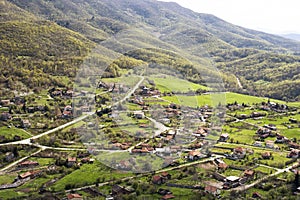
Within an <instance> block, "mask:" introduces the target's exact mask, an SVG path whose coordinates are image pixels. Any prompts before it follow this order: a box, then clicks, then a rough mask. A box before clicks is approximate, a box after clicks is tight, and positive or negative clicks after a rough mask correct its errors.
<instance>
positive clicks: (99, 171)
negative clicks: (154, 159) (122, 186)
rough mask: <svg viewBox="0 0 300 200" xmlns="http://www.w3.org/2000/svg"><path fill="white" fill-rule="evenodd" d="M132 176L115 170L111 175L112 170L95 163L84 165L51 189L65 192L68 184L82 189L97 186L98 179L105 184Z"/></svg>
mask: <svg viewBox="0 0 300 200" xmlns="http://www.w3.org/2000/svg"><path fill="white" fill-rule="evenodd" d="M130 175H132V174H130V173H122V172H119V171H115V170H113V171H112V173H110V169H109V168H108V167H106V166H104V165H102V164H100V163H99V162H95V163H93V164H85V165H82V166H81V167H80V169H77V170H75V171H73V172H72V173H70V174H68V175H66V176H65V177H63V178H62V179H60V180H59V181H57V182H56V183H55V184H54V185H53V186H52V187H51V188H52V189H53V190H54V191H63V190H64V189H65V187H66V186H67V185H68V184H69V185H74V186H75V187H81V186H86V185H91V184H95V183H96V182H97V179H98V178H99V180H102V182H105V181H109V180H112V179H120V178H123V177H127V176H130Z"/></svg>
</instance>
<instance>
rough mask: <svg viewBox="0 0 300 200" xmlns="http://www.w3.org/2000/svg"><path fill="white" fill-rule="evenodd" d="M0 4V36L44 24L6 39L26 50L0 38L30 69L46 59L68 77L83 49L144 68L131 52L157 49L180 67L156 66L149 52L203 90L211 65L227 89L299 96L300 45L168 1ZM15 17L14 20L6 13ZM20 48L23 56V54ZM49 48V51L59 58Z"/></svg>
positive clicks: (64, 0) (13, 0)
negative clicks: (104, 52)
mask: <svg viewBox="0 0 300 200" xmlns="http://www.w3.org/2000/svg"><path fill="white" fill-rule="evenodd" d="M2 2H3V5H4V6H5V7H3V8H2V9H1V10H0V11H1V13H3V14H1V16H5V17H2V18H1V22H5V23H4V24H2V26H6V28H5V29H4V32H2V33H1V35H9V34H11V33H10V32H11V30H10V28H9V27H14V28H17V29H20V30H23V29H24V30H26V29H28V28H27V27H30V28H31V29H34V27H39V26H40V24H45V23H46V24H49V25H47V26H44V27H45V28H44V29H43V30H44V32H43V31H42V29H41V30H40V31H41V32H40V33H37V34H36V35H35V34H33V36H31V35H30V34H31V32H34V31H28V30H27V31H25V37H24V38H20V37H16V36H13V38H14V39H13V40H16V41H18V40H20V41H22V40H23V41H24V40H27V39H26V37H28V35H30V40H31V41H32V42H31V43H29V44H27V46H26V45H25V46H24V45H23V46H22V45H20V46H21V48H17V49H14V48H12V47H15V46H16V45H15V43H16V42H14V41H13V40H12V41H11V38H9V37H6V39H5V41H6V44H1V48H2V49H5V48H6V49H7V50H8V51H12V55H19V54H21V55H22V54H24V55H23V56H29V57H30V56H31V55H34V56H32V57H31V61H30V62H33V60H34V62H33V63H35V64H36V63H39V65H40V64H41V60H43V61H44V60H47V63H48V64H49V61H48V60H49V56H50V57H51V59H57V60H55V61H54V60H51V59H50V60H51V61H52V62H56V61H57V62H59V63H65V64H64V65H65V66H64V67H58V68H59V69H62V68H63V69H66V70H65V71H67V73H66V72H65V71H59V73H61V72H63V75H68V76H74V71H72V69H75V68H76V67H78V66H80V63H81V61H83V59H84V57H85V56H87V55H88V54H87V53H88V52H89V50H91V49H93V48H94V47H97V48H105V49H110V50H113V51H115V52H117V53H121V54H126V55H128V56H129V57H134V58H137V59H142V60H143V61H145V62H153V61H154V60H153V59H151V58H149V57H148V58H147V59H146V57H147V54H149V52H147V51H140V52H138V53H137V52H136V50H137V49H149V48H150V49H151V48H152V49H153V48H158V49H161V50H164V51H169V52H172V53H173V54H175V57H178V58H179V59H180V57H184V58H185V59H186V60H188V62H186V63H181V64H180V65H181V66H178V64H172V63H170V62H164V61H163V60H164V59H165V58H166V54H165V53H159V54H155V57H156V59H155V63H156V64H162V65H166V64H167V65H172V67H174V68H175V69H179V68H180V69H185V67H191V68H195V69H198V73H197V75H196V76H194V77H190V78H189V79H190V80H192V81H194V82H200V83H203V84H205V83H204V82H205V81H208V80H209V78H207V77H208V76H209V74H213V75H212V76H217V75H216V73H215V72H216V69H215V68H214V67H217V68H218V69H220V70H221V72H223V73H222V74H221V76H220V77H222V78H223V81H224V83H225V87H226V89H227V90H231V91H237V92H246V91H247V93H251V94H255V95H262V96H270V97H275V98H280V99H289V100H296V99H297V98H299V95H300V91H299V90H298V89H297V88H298V87H297V86H298V85H299V76H298V72H299V56H298V55H299V49H300V43H298V42H296V41H294V40H290V39H286V38H283V37H280V36H275V35H271V34H266V33H263V32H259V31H254V30H250V29H246V28H243V27H239V26H235V25H233V24H230V23H227V22H225V21H223V20H221V19H219V18H217V17H215V16H213V15H209V14H199V13H195V12H193V11H191V10H189V9H185V8H182V7H180V6H179V5H178V4H176V3H167V2H159V1H154V0H143V1H134V0H132V1H125V0H102V1H97V0H86V1H84V0H78V1H75V2H74V1H71V0H52V1H42V0H32V1H30V2H24V1H21V0H8V1H2ZM9 2H10V3H9ZM22 9H24V10H22ZM16 12H18V13H21V14H19V15H16V14H14V13H16ZM10 13H12V14H10ZM28 16H30V17H28ZM16 20H17V21H18V22H16ZM29 21H30V22H29ZM16 23H19V24H16ZM28 23H31V24H32V26H31V24H30V25H28ZM47 29H48V30H47ZM49 29H52V31H50V30H49ZM56 29H57V30H56ZM5 30H6V32H5ZM20 30H17V31H16V34H17V33H18V31H20ZM51 33H53V34H54V35H52V34H51ZM55 33H59V34H55ZM19 35H20V34H19ZM21 35H24V34H21ZM26 35H27V36H26ZM34 38H36V40H35V39H34ZM40 38H44V39H43V40H42V42H41V45H39V46H40V47H38V45H36V43H38V40H39V39H40ZM49 38H51V39H50V40H49ZM52 38H55V39H52ZM66 38H67V40H66ZM7 42H8V43H10V44H7ZM21 43H22V42H21ZM22 48H23V50H22ZM25 48H26V49H30V51H31V52H26V51H25V52H24V49H25ZM61 48H62V49H64V50H62V49H61ZM49 49H55V50H57V52H59V55H57V54H56V53H55V52H53V51H51V50H49ZM74 50H75V51H74ZM132 51H133V52H135V53H132ZM6 52H7V51H6ZM61 52H63V53H61ZM141 52H143V53H144V55H141ZM162 52H163V51H162ZM27 54H29V55H27ZM97 54H98V56H99V57H102V58H103V56H104V59H106V57H107V55H101V52H98V53H97ZM167 54H168V53H167ZM179 55H180V56H179ZM3 56H4V57H6V56H7V55H5V54H3ZM108 57H109V56H108ZM159 57H160V58H159ZM277 58H279V59H277ZM13 60H15V59H13ZM26 60H30V59H26ZM70 60H71V61H70ZM175 60H176V59H175ZM211 61H213V64H212V62H211ZM74 63H75V64H74ZM191 63H192V65H191ZM17 64H19V63H16V65H17ZM49 65H51V64H49ZM55 66H57V65H55ZM58 66H62V65H58ZM245 68H246V70H244V69H245ZM275 68H276V70H274V69H275ZM116 69H117V68H116ZM44 72H45V75H49V74H53V70H52V71H51V70H50V71H48V70H44ZM71 72H72V73H71ZM9 73H11V74H14V73H13V72H11V71H10V72H7V73H6V74H9ZM187 76H188V77H189V76H190V75H187ZM236 77H237V78H239V80H240V81H241V83H242V85H243V88H244V90H243V89H241V88H239V85H238V82H237V79H236ZM2 82H3V81H2ZM25 84H27V83H25ZM282 91H284V92H282Z"/></svg>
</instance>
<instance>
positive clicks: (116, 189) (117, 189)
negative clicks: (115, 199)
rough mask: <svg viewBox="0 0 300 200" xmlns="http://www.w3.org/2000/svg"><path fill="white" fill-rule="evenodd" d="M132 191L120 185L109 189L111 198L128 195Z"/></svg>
mask: <svg viewBox="0 0 300 200" xmlns="http://www.w3.org/2000/svg"><path fill="white" fill-rule="evenodd" d="M133 191H134V190H132V189H131V188H126V187H122V186H120V185H113V187H112V189H111V192H112V195H113V196H118V195H122V194H130V193H132V192H133Z"/></svg>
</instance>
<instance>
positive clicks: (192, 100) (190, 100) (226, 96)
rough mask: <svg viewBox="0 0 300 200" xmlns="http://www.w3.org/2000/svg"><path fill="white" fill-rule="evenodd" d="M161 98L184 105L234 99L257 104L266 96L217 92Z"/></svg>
mask: <svg viewBox="0 0 300 200" xmlns="http://www.w3.org/2000/svg"><path fill="white" fill-rule="evenodd" d="M163 99H165V100H167V101H171V102H173V103H176V104H179V105H185V106H191V107H197V106H204V105H209V106H216V105H218V104H219V103H222V104H225V103H227V104H228V103H234V102H236V101H237V102H238V103H239V104H242V103H245V104H249V105H251V104H257V103H261V102H267V101H268V98H263V97H255V96H250V95H244V94H237V93H233V92H226V93H219V94H203V95H197V96H183V95H176V96H165V97H163ZM271 101H274V102H277V103H284V102H283V101H279V100H274V99H271Z"/></svg>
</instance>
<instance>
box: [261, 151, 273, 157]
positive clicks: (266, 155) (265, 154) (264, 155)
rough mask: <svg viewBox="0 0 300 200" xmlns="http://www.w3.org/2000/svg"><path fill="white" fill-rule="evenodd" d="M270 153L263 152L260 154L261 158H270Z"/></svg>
mask: <svg viewBox="0 0 300 200" xmlns="http://www.w3.org/2000/svg"><path fill="white" fill-rule="evenodd" d="M271 156H272V155H271V153H270V152H268V151H267V152H263V153H262V154H261V157H262V158H263V159H270V158H271Z"/></svg>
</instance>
